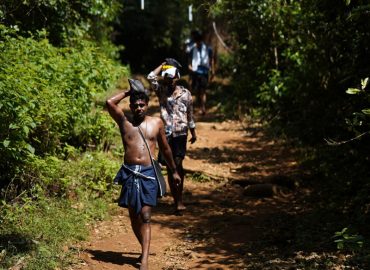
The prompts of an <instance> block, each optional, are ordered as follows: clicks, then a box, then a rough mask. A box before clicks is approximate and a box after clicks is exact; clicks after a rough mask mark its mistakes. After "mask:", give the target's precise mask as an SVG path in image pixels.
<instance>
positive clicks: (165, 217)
mask: <svg viewBox="0 0 370 270" xmlns="http://www.w3.org/2000/svg"><path fill="white" fill-rule="evenodd" d="M153 104H154V106H153V107H151V108H150V111H151V112H152V113H154V112H155V115H158V113H157V112H158V108H156V107H155V106H156V104H157V103H156V102H153ZM222 119H224V117H223V116H222V115H219V114H217V113H216V112H214V111H212V110H211V111H210V112H209V113H208V114H207V115H205V116H200V115H196V120H197V121H196V123H197V128H196V130H197V135H198V140H197V142H196V143H195V144H189V145H188V153H187V157H186V158H185V161H184V166H185V170H186V171H187V175H186V183H185V192H184V201H185V204H186V206H187V210H186V211H184V213H183V215H182V216H176V215H174V214H173V206H172V198H171V197H170V196H169V195H167V196H165V197H164V198H162V199H161V200H160V201H159V203H158V206H157V207H156V208H155V209H154V211H153V217H152V241H151V255H150V268H151V269H308V268H306V266H310V265H312V264H314V263H317V262H316V261H315V260H316V259H317V256H316V255H315V253H312V250H310V249H309V248H304V246H303V245H302V244H301V243H300V242H299V241H300V239H299V237H298V234H299V233H300V229H301V227H302V226H301V225H300V222H299V221H300V219H301V218H304V217H305V216H306V215H307V212H308V210H309V209H307V207H306V206H305V207H303V206H302V203H301V201H302V198H303V197H304V196H305V195H307V194H308V193H309V190H306V189H304V188H302V187H300V188H297V186H298V184H299V181H300V180H301V179H302V177H304V175H303V173H302V172H300V171H299V169H298V166H297V162H296V159H295V155H296V153H295V152H294V151H293V150H292V149H290V147H288V146H287V145H286V144H284V143H283V142H280V141H277V140H276V139H272V138H269V137H268V136H266V135H265V133H264V131H263V128H262V127H261V126H260V125H259V124H257V123H242V122H239V121H221V120H222ZM117 188H118V187H117ZM298 200H300V202H298ZM139 252H140V246H139V244H138V243H137V241H136V239H135V237H134V235H133V233H132V231H131V228H130V223H129V218H128V214H127V210H126V209H120V210H119V211H118V214H117V215H115V216H113V217H112V220H110V221H104V222H101V223H99V224H97V225H95V227H94V228H93V230H92V232H91V237H90V241H89V242H88V243H85V244H84V251H83V252H82V253H81V254H80V259H81V263H80V264H79V265H75V266H74V267H73V269H112V270H114V269H137V268H138V264H137V263H138V261H137V258H138V256H139ZM315 256H316V257H315ZM324 259H325V258H324ZM311 261H315V262H313V263H311ZM317 267H318V268H315V267H312V268H309V269H321V268H320V264H318V265H317ZM322 269H331V268H322ZM338 269H339V268H338Z"/></svg>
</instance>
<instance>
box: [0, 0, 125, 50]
mask: <svg viewBox="0 0 370 270" xmlns="http://www.w3.org/2000/svg"><path fill="white" fill-rule="evenodd" d="M121 8H122V5H121V2H120V1H115V0H109V1H107V0H88V1H85V0H75V1H69V0H32V1H31V0H5V1H2V2H1V3H0V23H3V24H5V25H7V26H15V25H16V26H17V27H18V28H19V29H20V33H21V34H22V35H28V33H29V32H30V33H35V32H37V31H38V30H41V29H46V31H47V32H48V38H49V40H50V41H51V43H52V44H54V45H58V46H60V45H68V44H69V45H71V44H76V43H79V41H80V40H81V39H90V40H94V41H96V42H98V43H100V44H101V45H108V43H109V42H108V40H109V39H108V38H109V34H108V33H109V32H111V31H112V29H111V27H110V25H109V24H110V22H112V21H113V20H114V19H115V18H116V15H117V13H118V12H119V11H120V10H121ZM104 47H105V46H104ZM105 48H106V47H105ZM110 49H113V47H110ZM113 50H114V49H113Z"/></svg>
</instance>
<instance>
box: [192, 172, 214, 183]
mask: <svg viewBox="0 0 370 270" xmlns="http://www.w3.org/2000/svg"><path fill="white" fill-rule="evenodd" d="M191 179H193V180H194V181H196V182H208V181H210V180H211V178H210V177H209V176H208V175H205V174H203V173H202V172H195V173H193V174H192V175H191Z"/></svg>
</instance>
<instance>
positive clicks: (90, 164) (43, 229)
mask: <svg viewBox="0 0 370 270" xmlns="http://www.w3.org/2000/svg"><path fill="white" fill-rule="evenodd" d="M64 153H65V156H64V158H65V159H58V158H57V157H53V156H50V157H47V158H37V157H34V158H33V159H32V161H30V163H29V164H28V165H27V166H26V169H25V171H27V174H26V173H25V174H24V175H21V176H20V177H21V178H22V179H23V180H24V181H26V180H27V179H28V180H29V182H30V185H29V186H28V188H27V192H26V193H22V194H20V195H18V196H17V197H16V198H14V199H13V201H12V203H6V202H5V200H2V201H1V203H2V205H1V207H0V213H1V215H0V235H1V237H0V252H2V253H3V254H5V255H6V256H5V258H4V259H3V258H1V259H0V268H2V267H5V268H9V267H10V266H12V265H14V264H15V263H16V262H17V261H19V260H20V259H22V260H23V261H24V262H23V263H24V265H25V268H24V269H55V268H56V267H61V266H66V265H67V264H68V263H70V262H71V261H72V260H73V258H72V256H71V255H72V252H73V250H71V249H68V248H67V250H68V252H65V251H66V247H68V246H69V245H71V244H73V243H74V242H75V241H80V240H82V239H85V237H86V236H87V232H88V231H87V230H86V228H85V227H86V226H87V223H90V222H91V221H92V220H93V219H99V220H101V219H103V218H106V217H107V214H108V213H109V211H108V210H109V202H110V201H111V197H112V195H113V194H114V192H115V190H114V189H112V177H113V176H114V175H115V173H116V171H117V168H119V162H117V161H116V160H115V158H112V156H110V155H108V154H106V153H102V152H87V153H84V154H83V155H81V153H80V152H79V151H78V150H77V149H75V148H73V147H71V146H68V147H66V149H65V151H64ZM7 191H8V193H10V192H11V185H10V186H8V189H7ZM6 195H10V194H6ZM116 195H117V194H116ZM116 195H115V196H116ZM13 197H14V196H13ZM63 249H64V251H63Z"/></svg>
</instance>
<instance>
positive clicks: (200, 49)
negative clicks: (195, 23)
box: [188, 31, 214, 115]
mask: <svg viewBox="0 0 370 270" xmlns="http://www.w3.org/2000/svg"><path fill="white" fill-rule="evenodd" d="M193 39H194V42H195V44H194V46H192V47H191V49H190V51H189V54H188V55H189V58H188V63H189V65H188V68H189V71H190V74H191V90H192V91H193V93H195V94H196V95H197V103H198V104H199V105H200V113H201V114H202V115H204V114H206V101H207V96H206V89H207V86H208V80H209V73H211V76H213V70H214V69H213V52H212V49H211V47H209V46H207V45H206V44H205V43H204V42H203V39H202V35H201V34H200V33H199V32H197V31H195V32H193Z"/></svg>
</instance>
